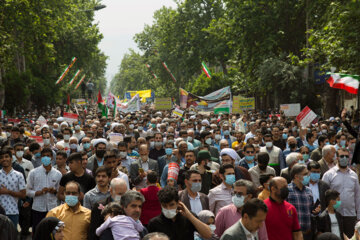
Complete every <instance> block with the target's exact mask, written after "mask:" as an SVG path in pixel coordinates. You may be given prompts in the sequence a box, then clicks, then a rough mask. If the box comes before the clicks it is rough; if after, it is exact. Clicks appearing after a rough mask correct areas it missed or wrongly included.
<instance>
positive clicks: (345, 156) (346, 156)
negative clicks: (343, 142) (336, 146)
mask: <svg viewBox="0 0 360 240" xmlns="http://www.w3.org/2000/svg"><path fill="white" fill-rule="evenodd" d="M339 157H340V158H348V157H349V155H340V156H339Z"/></svg>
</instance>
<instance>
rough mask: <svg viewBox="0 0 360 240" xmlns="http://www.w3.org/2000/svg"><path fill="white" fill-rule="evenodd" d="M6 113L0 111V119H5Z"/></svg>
mask: <svg viewBox="0 0 360 240" xmlns="http://www.w3.org/2000/svg"><path fill="white" fill-rule="evenodd" d="M5 114H6V111H5V110H0V118H5Z"/></svg>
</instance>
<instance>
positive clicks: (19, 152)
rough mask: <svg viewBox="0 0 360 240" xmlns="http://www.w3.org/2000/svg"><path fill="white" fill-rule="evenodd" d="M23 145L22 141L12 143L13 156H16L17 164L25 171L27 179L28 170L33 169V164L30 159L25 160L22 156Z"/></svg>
mask: <svg viewBox="0 0 360 240" xmlns="http://www.w3.org/2000/svg"><path fill="white" fill-rule="evenodd" d="M24 147H25V145H24V144H23V143H16V144H15V145H14V151H15V157H16V161H15V162H16V163H17V164H19V165H20V166H21V167H22V168H23V169H24V171H25V177H26V179H27V177H28V175H29V172H30V171H31V170H33V169H34V165H33V164H32V162H31V161H29V160H26V159H25V158H23V156H24Z"/></svg>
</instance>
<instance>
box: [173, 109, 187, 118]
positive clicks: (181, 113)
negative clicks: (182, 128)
mask: <svg viewBox="0 0 360 240" xmlns="http://www.w3.org/2000/svg"><path fill="white" fill-rule="evenodd" d="M172 113H173V115H175V116H179V117H182V116H183V115H184V111H182V110H180V109H179V108H175V110H174V111H173V112H172Z"/></svg>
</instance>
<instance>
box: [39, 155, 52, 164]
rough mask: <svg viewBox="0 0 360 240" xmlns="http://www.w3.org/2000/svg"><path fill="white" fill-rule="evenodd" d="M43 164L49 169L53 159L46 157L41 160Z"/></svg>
mask: <svg viewBox="0 0 360 240" xmlns="http://www.w3.org/2000/svg"><path fill="white" fill-rule="evenodd" d="M41 163H42V164H43V165H44V166H45V167H47V166H49V165H50V164H51V158H50V157H48V156H44V157H42V158H41Z"/></svg>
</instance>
